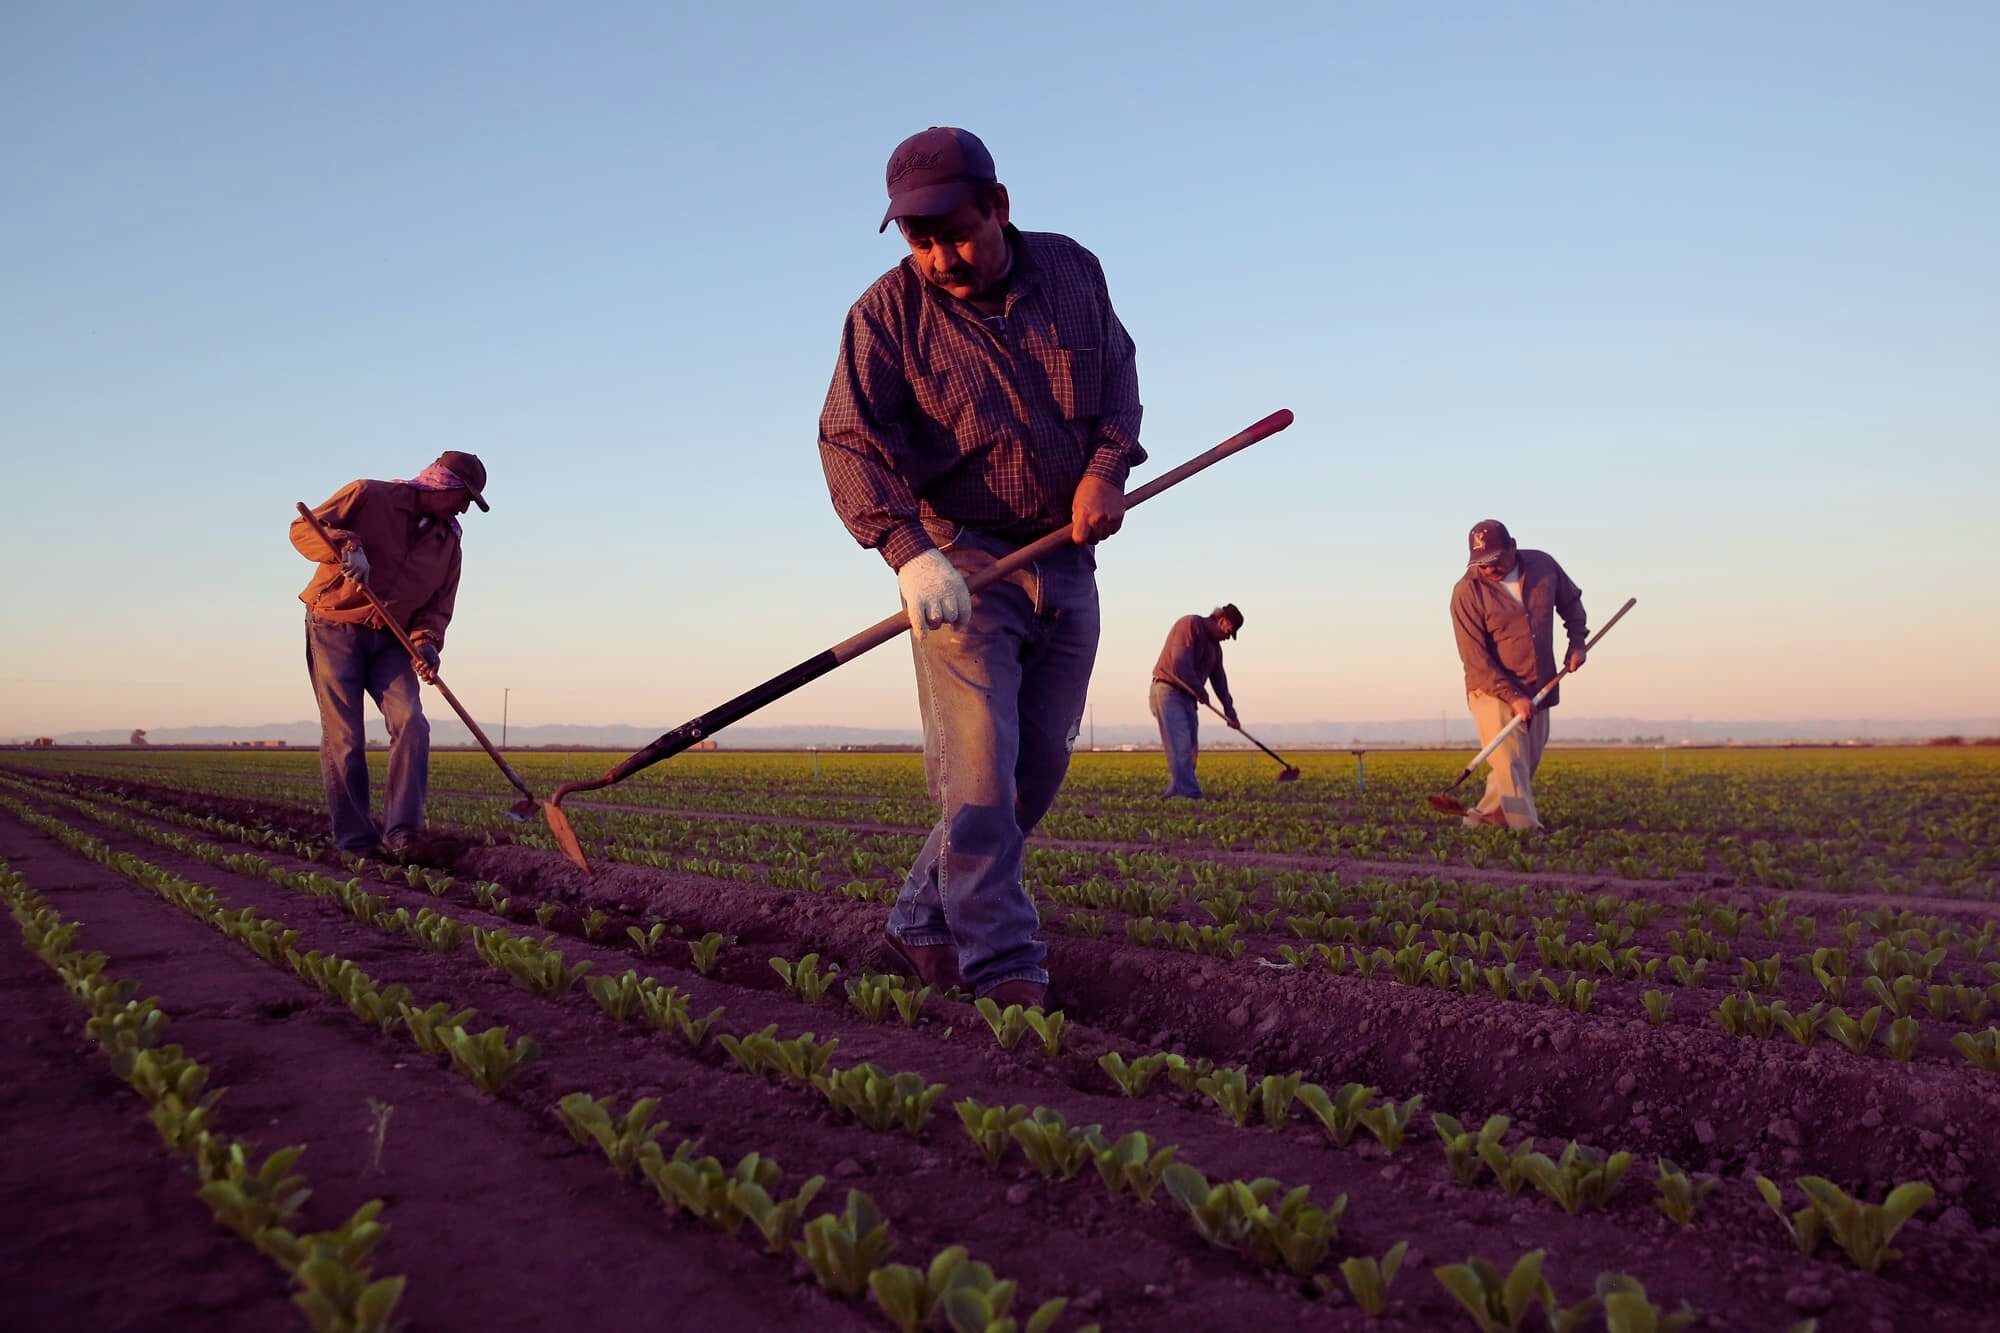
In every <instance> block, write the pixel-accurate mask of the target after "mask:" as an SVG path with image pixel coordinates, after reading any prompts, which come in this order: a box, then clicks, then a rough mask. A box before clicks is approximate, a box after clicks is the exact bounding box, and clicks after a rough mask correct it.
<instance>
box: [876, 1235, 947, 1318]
mask: <svg viewBox="0 0 2000 1333" xmlns="http://www.w3.org/2000/svg"><path fill="white" fill-rule="evenodd" d="M967 1257H968V1252H967V1251H966V1248H965V1247H964V1246H963V1245H954V1246H952V1247H951V1248H950V1249H946V1250H940V1251H939V1252H938V1254H937V1257H936V1258H934V1259H932V1260H931V1262H930V1267H929V1269H928V1270H926V1269H922V1268H913V1267H911V1266H910V1265H909V1264H884V1265H882V1266H881V1267H880V1268H877V1269H876V1270H875V1271H874V1272H872V1273H870V1274H869V1275H868V1292H869V1294H870V1295H871V1296H873V1297H874V1298H875V1303H876V1304H877V1305H879V1306H881V1307H882V1313H883V1314H886V1315H888V1316H889V1322H891V1323H893V1324H894V1325H895V1326H896V1327H897V1328H899V1329H901V1330H902V1333H921V1330H923V1329H927V1328H929V1327H930V1324H931V1315H932V1312H934V1311H935V1310H936V1309H937V1307H938V1302H939V1301H940V1300H942V1299H943V1297H944V1293H945V1290H946V1287H947V1285H948V1283H949V1282H950V1279H951V1275H952V1273H953V1271H954V1270H956V1269H957V1268H958V1266H959V1265H960V1264H962V1263H964V1262H965V1260H966V1259H967Z"/></svg>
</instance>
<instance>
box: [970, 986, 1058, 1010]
mask: <svg viewBox="0 0 2000 1333" xmlns="http://www.w3.org/2000/svg"><path fill="white" fill-rule="evenodd" d="M980 998H981V999H983V1000H991V1001H993V1003H995V1004H997V1005H999V1006H1000V1007H1001V1008H1002V1009H1005V1008H1006V1007H1007V1006H1008V1005H1010V1004H1018V1005H1020V1006H1021V1007H1022V1008H1023V1009H1040V1008H1042V1007H1043V1006H1044V1005H1045V1004H1047V1002H1048V998H1049V988H1048V987H1047V986H1044V985H1042V984H1041V983H1040V982H1039V981H1003V982H1001V983H1000V984H999V985H997V986H995V987H994V988H993V989H992V990H990V991H987V992H986V994H984V995H982V996H981V997H980Z"/></svg>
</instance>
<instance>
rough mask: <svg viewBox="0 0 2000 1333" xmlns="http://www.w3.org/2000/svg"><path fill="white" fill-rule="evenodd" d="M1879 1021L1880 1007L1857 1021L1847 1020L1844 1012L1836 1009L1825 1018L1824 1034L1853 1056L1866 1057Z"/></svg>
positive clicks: (1880, 1015)
mask: <svg viewBox="0 0 2000 1333" xmlns="http://www.w3.org/2000/svg"><path fill="white" fill-rule="evenodd" d="M1881 1021H1882V1007H1881V1006H1880V1005H1876V1006H1875V1007H1874V1008H1872V1009H1870V1010H1869V1011H1868V1012H1867V1013H1865V1014H1863V1015H1861V1017H1860V1018H1859V1019H1853V1018H1849V1017H1848V1016H1847V1011H1846V1010H1844V1009H1841V1008H1838V1007H1836V1008H1834V1009H1833V1010H1831V1011H1830V1012H1828V1014H1827V1016H1826V1033H1827V1035H1828V1036H1829V1037H1832V1038H1833V1039H1834V1040H1835V1041H1837V1042H1839V1043H1840V1044H1841V1045H1842V1046H1845V1047H1846V1048H1847V1049H1848V1050H1850V1051H1852V1052H1853V1053H1854V1054H1856V1055H1866V1054H1867V1053H1868V1047H1869V1044H1870V1043H1871V1042H1873V1041H1874V1040H1875V1028H1876V1026H1877V1025H1878V1024H1879V1023H1881Z"/></svg>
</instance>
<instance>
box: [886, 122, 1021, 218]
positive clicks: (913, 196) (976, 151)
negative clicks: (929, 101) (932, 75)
mask: <svg viewBox="0 0 2000 1333" xmlns="http://www.w3.org/2000/svg"><path fill="white" fill-rule="evenodd" d="M997 179H998V177H996V176H995V175H994V174H993V154H991V153H989V152H987V151H986V145H985V144H983V143H981V142H979V136H978V135H976V134H974V133H973V132H972V131H970V130H959V129H953V128H952V127H951V126H949V125H933V126H931V127H930V128H929V129H927V130H925V131H924V132H923V133H922V134H912V135H911V136H910V137H909V138H907V139H905V140H903V142H901V143H899V144H897V145H896V151H895V152H893V153H891V154H889V170H888V183H889V211H888V212H886V213H884V214H883V215H882V225H881V226H879V227H877V228H876V229H875V230H876V231H887V230H888V229H889V224H890V223H891V222H894V221H895V220H896V219H897V218H938V217H943V216H944V215H945V214H947V213H950V212H953V211H955V210H956V209H957V208H958V206H959V205H960V204H962V203H964V202H965V201H966V199H967V198H969V197H970V196H971V194H972V187H973V186H974V185H976V184H979V183H982V182H983V183H987V184H990V183H992V182H993V181H995V180H997Z"/></svg>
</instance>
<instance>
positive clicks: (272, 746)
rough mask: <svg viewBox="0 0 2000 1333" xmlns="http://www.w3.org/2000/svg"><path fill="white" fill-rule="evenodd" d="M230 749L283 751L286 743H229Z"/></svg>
mask: <svg viewBox="0 0 2000 1333" xmlns="http://www.w3.org/2000/svg"><path fill="white" fill-rule="evenodd" d="M229 748H230V749H232V750H282V749H284V748H285V743H284V742H283V741H231V742H229Z"/></svg>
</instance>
